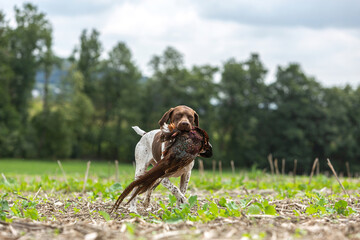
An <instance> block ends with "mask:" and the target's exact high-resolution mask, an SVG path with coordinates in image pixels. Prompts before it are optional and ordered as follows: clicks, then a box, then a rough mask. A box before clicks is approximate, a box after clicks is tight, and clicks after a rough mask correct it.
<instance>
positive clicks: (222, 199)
mask: <svg viewBox="0 0 360 240" xmlns="http://www.w3.org/2000/svg"><path fill="white" fill-rule="evenodd" d="M225 204H226V199H225V198H224V197H222V198H220V200H219V205H220V206H222V207H225Z"/></svg>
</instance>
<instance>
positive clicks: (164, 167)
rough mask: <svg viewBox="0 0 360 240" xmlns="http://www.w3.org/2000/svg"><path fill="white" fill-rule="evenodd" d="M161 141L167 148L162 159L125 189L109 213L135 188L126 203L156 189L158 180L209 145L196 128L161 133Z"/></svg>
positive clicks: (169, 174)
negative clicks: (186, 130) (187, 130)
mask: <svg viewBox="0 0 360 240" xmlns="http://www.w3.org/2000/svg"><path fill="white" fill-rule="evenodd" d="M161 139H162V140H163V141H167V147H166V149H165V151H164V153H163V154H164V158H163V159H161V160H160V161H159V162H158V163H157V164H156V165H155V166H154V167H153V168H152V169H150V170H149V171H147V172H146V173H144V174H143V175H142V176H140V177H139V178H138V179H136V180H135V181H133V182H132V183H131V184H130V185H129V186H128V187H127V188H125V190H124V191H123V193H122V194H121V195H120V196H119V198H118V199H117V201H116V203H115V204H114V206H113V208H112V209H111V211H110V212H113V211H116V209H117V208H118V207H119V205H120V204H121V202H122V201H123V200H124V199H125V197H126V196H127V195H129V194H130V193H131V191H132V190H133V189H134V188H135V187H137V189H136V190H135V192H134V193H133V195H132V196H131V198H130V200H129V201H128V203H129V202H130V201H131V200H132V199H133V198H134V197H135V196H136V195H138V194H141V193H144V192H146V191H147V190H148V189H150V188H152V187H156V186H157V184H156V183H158V182H157V180H158V179H159V178H165V177H170V176H172V175H173V174H175V173H176V172H177V171H179V170H181V169H182V168H183V167H185V166H187V165H188V164H190V163H191V162H192V161H194V159H195V158H196V157H197V156H198V154H199V153H200V152H202V151H203V150H205V149H206V148H207V147H208V145H209V137H208V135H207V133H206V132H205V131H204V130H202V129H200V128H198V127H195V128H193V129H192V130H190V131H189V132H180V131H178V130H174V131H171V132H168V133H166V132H162V137H161Z"/></svg>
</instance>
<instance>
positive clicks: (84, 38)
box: [70, 29, 102, 104]
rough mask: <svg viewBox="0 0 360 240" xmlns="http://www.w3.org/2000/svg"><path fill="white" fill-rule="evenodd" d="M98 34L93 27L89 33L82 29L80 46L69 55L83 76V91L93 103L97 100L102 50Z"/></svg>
mask: <svg viewBox="0 0 360 240" xmlns="http://www.w3.org/2000/svg"><path fill="white" fill-rule="evenodd" d="M99 36H100V33H99V32H98V31H97V30H96V29H93V30H92V32H91V34H90V35H88V34H87V30H86V29H84V30H83V31H82V33H81V36H80V47H79V48H75V49H74V51H73V54H72V56H71V57H70V59H71V60H72V61H75V62H76V64H77V68H78V70H79V71H80V72H81V73H82V75H83V76H84V92H85V94H86V95H88V96H89V97H90V99H91V100H92V101H93V103H94V104H95V103H96V102H97V100H96V89H97V88H98V78H99V74H98V70H99V69H98V68H99V66H100V65H99V63H100V56H101V52H102V45H101V42H100V40H99Z"/></svg>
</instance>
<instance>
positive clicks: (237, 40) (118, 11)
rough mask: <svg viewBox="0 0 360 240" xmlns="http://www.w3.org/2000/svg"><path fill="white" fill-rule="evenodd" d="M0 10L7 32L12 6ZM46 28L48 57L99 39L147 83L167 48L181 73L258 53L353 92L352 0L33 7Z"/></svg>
mask: <svg viewBox="0 0 360 240" xmlns="http://www.w3.org/2000/svg"><path fill="white" fill-rule="evenodd" d="M24 2H25V1H22V0H12V1H1V2H0V9H1V10H2V11H3V12H4V13H5V14H6V17H7V19H8V20H9V21H10V24H14V6H15V5H16V6H18V7H21V6H22V4H23V3H24ZM31 3H33V4H35V5H36V6H37V7H38V9H39V10H40V11H41V12H44V13H46V14H47V17H48V19H49V20H50V22H51V23H52V26H53V35H54V51H55V53H56V54H57V55H58V56H61V57H68V56H69V55H70V54H71V52H72V50H73V49H74V47H75V46H76V45H78V44H79V37H80V34H81V32H82V30H83V29H89V30H91V29H92V28H95V29H97V30H98V31H99V32H100V40H101V42H102V44H103V48H104V54H106V53H107V52H109V51H110V50H111V49H112V48H113V47H114V46H115V44H116V43H117V42H119V41H122V42H125V43H126V44H127V46H128V47H129V48H130V50H131V51H132V53H133V57H134V59H135V62H136V64H137V65H138V66H139V67H140V69H141V71H142V72H143V73H144V74H145V75H146V74H150V73H151V71H150V69H149V66H148V62H149V61H150V59H151V57H152V56H153V55H160V54H161V53H162V52H163V51H164V50H165V48H166V47H167V46H172V47H174V48H176V49H177V50H178V51H180V52H181V53H182V54H183V55H184V61H185V65H186V66H187V67H191V66H193V65H204V64H211V65H214V66H219V67H221V66H222V64H223V63H224V62H225V61H226V60H228V59H229V58H235V59H237V60H238V61H245V60H246V59H248V58H249V56H250V54H251V53H258V54H259V55H260V58H261V61H262V62H263V63H264V65H265V67H266V68H267V69H268V71H269V72H268V75H267V78H266V82H269V83H270V82H272V81H274V78H275V73H276V69H277V66H287V65H288V64H289V63H299V64H300V65H301V66H302V69H303V70H304V72H305V73H306V74H307V75H309V76H313V77H315V78H316V79H317V80H318V81H319V82H321V83H322V84H323V85H324V86H327V87H330V86H344V85H346V84H351V85H352V86H354V87H357V86H359V85H360V1H357V0H336V1H335V0H312V1H310V0H308V1H300V0H292V1H288V0H266V1H263V0H261V1H260V0H252V1H244V0H222V1H219V0H218V1H215V0H182V1H179V0H151V1H150V0H132V1H130V0H71V1H69V0H62V1H55V0H33V1H31Z"/></svg>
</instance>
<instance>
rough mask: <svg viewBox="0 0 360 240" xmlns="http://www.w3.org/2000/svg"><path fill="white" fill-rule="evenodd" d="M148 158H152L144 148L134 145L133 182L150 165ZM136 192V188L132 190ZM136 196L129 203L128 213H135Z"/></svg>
mask: <svg viewBox="0 0 360 240" xmlns="http://www.w3.org/2000/svg"><path fill="white" fill-rule="evenodd" d="M149 157H150V158H152V156H151V155H149V153H148V151H147V149H146V147H144V146H139V145H136V148H135V164H136V166H135V180H136V179H137V178H138V177H140V176H141V175H143V174H144V173H145V171H146V169H147V167H148V166H149V164H150V160H149ZM133 191H134V192H135V191H136V188H135V189H134V190H133ZM136 198H137V197H136V196H135V197H134V198H133V199H132V200H131V201H130V204H129V205H130V209H129V210H130V212H134V213H137V209H136Z"/></svg>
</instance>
